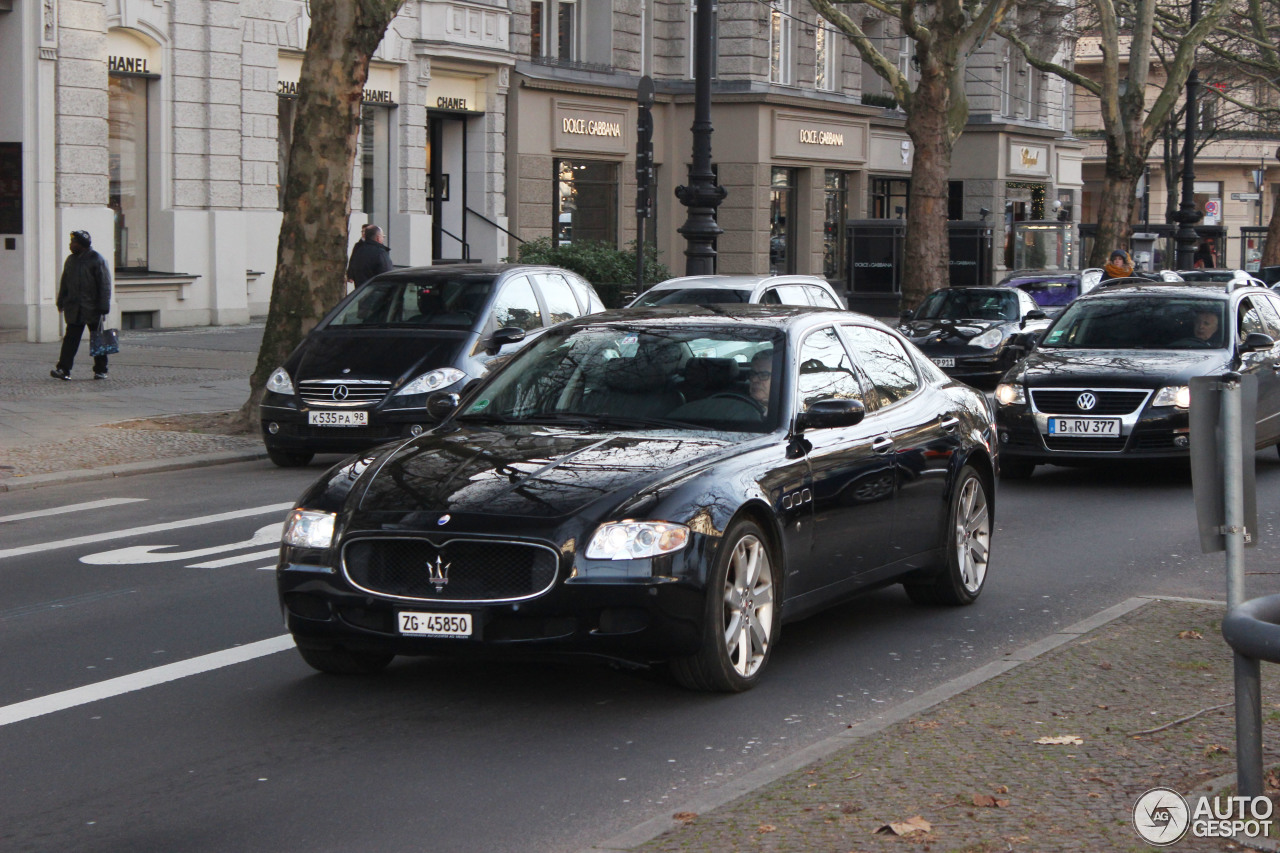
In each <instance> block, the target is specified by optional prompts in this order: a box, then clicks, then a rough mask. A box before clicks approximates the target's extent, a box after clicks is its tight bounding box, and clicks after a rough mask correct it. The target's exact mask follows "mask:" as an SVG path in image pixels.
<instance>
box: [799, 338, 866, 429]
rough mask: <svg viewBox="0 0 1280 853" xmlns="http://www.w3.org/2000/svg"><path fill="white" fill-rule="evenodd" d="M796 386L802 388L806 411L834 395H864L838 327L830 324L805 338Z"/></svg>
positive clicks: (854, 397) (850, 397) (852, 397)
mask: <svg viewBox="0 0 1280 853" xmlns="http://www.w3.org/2000/svg"><path fill="white" fill-rule="evenodd" d="M796 387H797V388H798V389H799V391H800V411H802V412H804V411H808V410H809V406H811V405H812V404H813V403H814V402H816V401H818V400H824V399H827V398H830V397H836V398H839V399H841V400H861V399H862V386H861V385H859V384H858V377H857V376H856V375H855V374H854V372H853V363H852V362H851V361H850V360H849V354H848V353H847V352H845V349H844V344H842V343H841V342H840V338H839V336H838V335H836V330H835V329H832V328H826V329H823V330H821V331H818V332H814V333H813V334H811V335H810V336H809V337H807V338H805V341H804V344H803V345H802V346H801V347H800V364H799V376H798V377H797V381H796Z"/></svg>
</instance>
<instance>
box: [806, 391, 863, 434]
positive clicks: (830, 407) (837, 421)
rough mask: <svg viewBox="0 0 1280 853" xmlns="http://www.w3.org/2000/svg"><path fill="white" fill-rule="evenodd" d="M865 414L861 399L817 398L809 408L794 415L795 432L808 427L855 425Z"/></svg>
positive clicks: (829, 427) (824, 427) (828, 427)
mask: <svg viewBox="0 0 1280 853" xmlns="http://www.w3.org/2000/svg"><path fill="white" fill-rule="evenodd" d="M866 416H867V407H866V406H864V405H863V404H862V401H861V400H837V399H835V398H829V399H826V400H818V401H817V402H816V403H813V404H812V405H811V406H809V410H808V411H806V412H801V413H800V414H799V415H797V416H796V432H804V431H805V430H810V429H831V428H833V427H848V426H856V425H857V424H860V423H862V419H863V418H865V417H866Z"/></svg>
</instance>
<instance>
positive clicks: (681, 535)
mask: <svg viewBox="0 0 1280 853" xmlns="http://www.w3.org/2000/svg"><path fill="white" fill-rule="evenodd" d="M687 544H689V528H687V527H685V526H684V525H683V524H672V523H671V522H667V521H616V522H610V523H608V524H602V525H600V527H599V529H597V530H596V532H595V535H594V536H592V537H591V543H590V544H589V545H587V553H586V556H587V559H588V560H638V559H642V558H644V557H659V556H662V555H663V554H671V553H674V552H675V551H679V550H680V549H681V548H683V547H684V546H685V545H687Z"/></svg>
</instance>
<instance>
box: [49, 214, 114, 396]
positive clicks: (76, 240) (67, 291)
mask: <svg viewBox="0 0 1280 853" xmlns="http://www.w3.org/2000/svg"><path fill="white" fill-rule="evenodd" d="M92 246H93V238H91V237H90V236H89V232H88V231H72V232H71V254H70V255H69V256H68V257H67V262H66V263H65V264H63V266H62V282H61V284H60V285H59V286H58V303H57V304H58V310H59V311H61V312H62V316H63V318H64V319H65V320H66V322H67V333H66V335H64V336H63V338H62V352H61V354H60V355H59V356H58V366H57V367H55V368H54V369H53V370H51V371H49V375H50V376H52V377H53V378H54V379H70V378H71V365H72V364H73V363H74V362H75V359H76V351H77V350H78V349H80V338H81V337H83V336H84V330H85V329H86V328H88V329H90V330H91V331H92V330H94V329H97V328H98V325H99V324H100V323H101V322H102V318H103V317H104V316H106V314H107V312H108V311H110V310H111V271H110V270H109V269H107V262H106V259H104V258H103V257H102V255H99V254H98V253H97V252H95V251H94V250H93V248H92ZM93 378H94V379H106V378H107V357H106V356H105V355H98V356H94V358H93Z"/></svg>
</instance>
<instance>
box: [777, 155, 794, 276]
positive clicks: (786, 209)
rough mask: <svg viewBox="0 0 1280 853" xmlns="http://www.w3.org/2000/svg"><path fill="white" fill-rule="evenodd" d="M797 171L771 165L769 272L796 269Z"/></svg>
mask: <svg viewBox="0 0 1280 853" xmlns="http://www.w3.org/2000/svg"><path fill="white" fill-rule="evenodd" d="M799 174H800V170H798V169H783V168H780V167H778V166H774V167H773V179H772V180H771V181H770V184H769V272H770V274H772V275H780V274H783V273H793V272H795V271H796V216H795V208H796V182H797V180H798V175H799Z"/></svg>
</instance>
